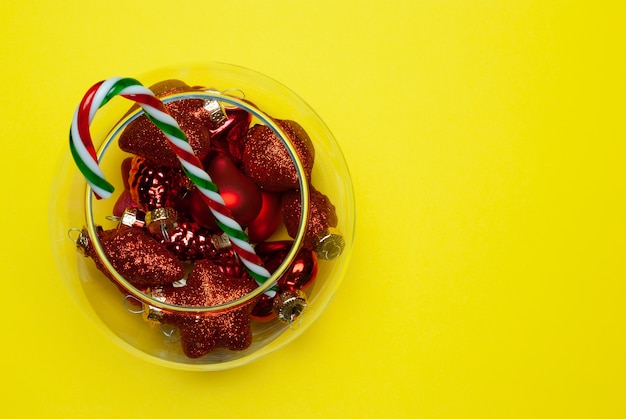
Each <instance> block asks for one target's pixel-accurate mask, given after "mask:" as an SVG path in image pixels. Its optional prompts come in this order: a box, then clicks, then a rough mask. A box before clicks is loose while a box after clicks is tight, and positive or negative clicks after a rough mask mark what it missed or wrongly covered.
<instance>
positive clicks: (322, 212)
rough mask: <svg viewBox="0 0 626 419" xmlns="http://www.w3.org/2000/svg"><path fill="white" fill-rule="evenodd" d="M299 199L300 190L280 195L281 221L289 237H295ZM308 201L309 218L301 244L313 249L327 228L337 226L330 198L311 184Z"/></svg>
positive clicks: (299, 206)
mask: <svg viewBox="0 0 626 419" xmlns="http://www.w3.org/2000/svg"><path fill="white" fill-rule="evenodd" d="M301 201H302V200H301V198H300V191H296V190H293V191H289V192H285V193H284V194H283V195H282V199H281V211H282V214H283V221H284V223H285V227H286V229H287V233H288V234H289V236H291V237H296V234H297V233H298V225H299V223H300V213H301V210H302V203H301ZM309 203H310V207H309V220H308V223H307V229H306V233H305V236H304V242H303V244H304V245H305V246H308V247H311V248H313V249H315V248H316V247H317V246H318V244H319V242H320V240H321V239H322V238H323V237H324V235H325V234H326V233H327V232H328V230H329V228H332V227H337V222H338V220H337V213H336V212H335V206H334V205H333V204H332V202H330V199H328V197H327V196H326V195H324V194H323V193H321V192H319V191H318V190H316V189H315V188H313V187H312V186H311V188H310V199H309Z"/></svg>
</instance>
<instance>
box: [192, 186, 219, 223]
mask: <svg viewBox="0 0 626 419" xmlns="http://www.w3.org/2000/svg"><path fill="white" fill-rule="evenodd" d="M185 201H188V202H189V204H188V209H189V215H190V217H191V218H192V219H193V221H194V222H196V223H198V225H201V226H202V227H204V228H206V229H208V230H210V231H213V232H218V231H219V230H220V229H219V227H218V226H217V223H216V222H215V218H214V217H213V214H212V213H211V210H209V207H208V206H207V205H206V203H205V202H204V200H203V198H202V192H200V190H199V189H197V188H194V189H192V190H191V192H189V195H188V198H187V199H185Z"/></svg>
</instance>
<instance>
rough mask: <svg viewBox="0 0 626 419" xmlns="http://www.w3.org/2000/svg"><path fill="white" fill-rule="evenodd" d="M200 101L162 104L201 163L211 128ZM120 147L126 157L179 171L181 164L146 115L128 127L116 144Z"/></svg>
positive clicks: (209, 115)
mask: <svg viewBox="0 0 626 419" xmlns="http://www.w3.org/2000/svg"><path fill="white" fill-rule="evenodd" d="M204 103H205V102H204V100H202V99H182V100H177V101H173V102H169V103H166V104H165V108H166V109H167V110H168V112H169V113H170V115H171V116H172V117H173V118H174V119H175V120H176V122H178V124H179V126H180V128H181V129H182V130H183V132H184V133H185V134H186V135H187V139H188V141H189V144H190V145H191V148H192V149H193V151H194V153H195V154H196V155H197V156H198V158H200V159H202V158H204V156H206V154H207V153H208V152H209V147H210V134H209V127H210V126H211V124H212V120H211V113H210V112H209V111H208V110H206V109H205V108H204ZM118 144H119V147H120V148H121V149H122V150H124V151H126V152H129V153H132V154H136V155H138V156H142V157H145V158H148V159H150V160H152V161H154V162H156V163H157V164H159V165H162V166H168V167H174V168H178V167H180V162H179V160H178V158H177V157H176V153H175V152H174V151H173V150H172V149H171V147H170V146H169V144H168V142H167V138H166V137H165V135H164V134H163V133H162V132H161V130H160V129H159V128H157V127H156V125H154V124H153V123H152V122H151V121H150V120H149V119H148V118H147V117H146V115H141V116H140V117H139V118H137V119H135V120H134V121H133V122H131V123H130V124H128V126H127V127H126V129H125V130H124V132H122V134H121V135H120V138H119V141H118Z"/></svg>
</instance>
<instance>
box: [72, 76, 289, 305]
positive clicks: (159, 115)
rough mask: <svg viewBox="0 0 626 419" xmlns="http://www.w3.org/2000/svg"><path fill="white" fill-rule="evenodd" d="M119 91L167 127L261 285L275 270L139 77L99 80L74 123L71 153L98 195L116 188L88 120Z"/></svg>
mask: <svg viewBox="0 0 626 419" xmlns="http://www.w3.org/2000/svg"><path fill="white" fill-rule="evenodd" d="M116 95H120V96H122V97H125V98H127V99H130V100H133V101H135V102H136V103H137V104H138V105H139V106H141V108H142V109H143V111H144V112H145V115H146V116H147V117H148V119H149V120H150V121H152V123H154V125H156V126H157V128H159V129H160V130H161V131H162V132H163V134H164V135H165V137H166V138H167V140H168V144H169V145H170V147H171V148H172V149H173V150H174V152H175V153H176V156H177V157H178V159H179V161H180V163H181V165H182V167H183V170H184V171H185V173H186V174H187V176H188V177H189V178H190V180H191V181H192V182H193V183H194V184H195V185H196V186H197V187H198V189H199V190H200V192H202V196H203V199H204V200H205V201H206V202H207V204H209V208H210V210H211V213H212V214H213V216H214V217H215V219H216V221H217V222H218V225H219V226H220V227H222V228H223V231H224V232H225V233H226V234H227V235H228V236H229V238H230V239H231V242H232V243H233V247H234V249H235V250H236V251H237V250H239V251H238V252H237V254H238V256H239V257H240V260H241V261H242V263H243V264H244V266H245V268H246V270H247V271H248V273H249V274H250V275H251V276H252V277H253V278H254V279H255V281H256V282H257V284H259V285H261V284H263V283H265V282H266V281H267V280H268V279H269V278H270V277H271V274H270V273H269V272H268V271H267V269H265V268H264V267H263V264H262V261H261V259H260V258H259V257H258V256H257V255H256V253H255V251H254V248H253V247H252V246H251V245H250V243H249V241H248V237H247V235H246V234H245V232H244V231H243V229H242V228H241V226H240V225H239V223H237V221H235V219H234V218H233V217H232V214H231V212H230V210H229V209H228V208H227V207H226V205H225V202H224V200H223V198H222V197H221V195H220V194H219V190H218V188H217V185H215V184H214V183H213V181H212V180H211V177H210V176H209V174H208V173H206V171H205V170H204V168H203V167H202V163H201V162H200V160H199V159H198V158H197V156H196V155H195V154H194V152H193V149H192V148H191V146H190V145H189V142H188V140H187V136H186V135H185V133H184V132H183V131H182V130H181V129H180V127H179V126H178V123H177V122H176V121H175V120H174V118H172V116H171V115H170V114H169V113H168V112H167V109H166V108H165V106H164V105H163V103H162V102H161V101H160V100H159V99H157V98H156V97H155V96H154V94H153V93H152V91H150V90H149V89H147V88H146V87H144V86H143V85H142V84H141V83H139V82H138V81H137V80H134V79H129V78H120V77H115V78H110V79H107V80H105V81H102V82H99V83H96V84H95V85H94V86H92V87H91V88H90V89H89V90H88V91H87V93H86V94H85V96H84V97H83V99H82V101H81V103H80V104H79V106H78V107H77V109H76V112H75V114H74V118H73V120H72V126H71V128H70V148H71V150H72V156H73V158H74V160H75V161H76V165H77V167H78V168H79V170H80V171H81V173H82V174H83V176H84V177H85V179H86V180H87V182H88V183H89V185H90V186H91V187H92V189H93V191H94V194H95V195H96V197H97V198H108V197H110V196H111V194H112V192H113V191H114V188H113V186H112V185H111V184H110V183H108V182H107V181H106V179H105V178H104V174H103V173H102V171H101V170H100V167H99V165H98V160H97V157H96V154H95V150H94V147H93V142H92V139H91V134H90V132H89V125H90V123H91V121H92V120H93V117H94V116H95V113H96V111H97V110H98V109H99V108H101V107H102V106H103V105H104V104H106V103H107V102H108V101H109V100H111V98H113V97H114V96H116ZM277 291H278V287H277V286H276V285H274V286H272V287H271V288H269V289H268V290H266V291H265V294H267V295H268V296H270V297H274V296H275V295H276V292H277Z"/></svg>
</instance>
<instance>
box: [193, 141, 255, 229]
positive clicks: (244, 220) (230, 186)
mask: <svg viewBox="0 0 626 419" xmlns="http://www.w3.org/2000/svg"><path fill="white" fill-rule="evenodd" d="M206 171H207V173H208V174H209V175H210V176H211V179H212V180H213V183H215V184H216V185H217V187H218V188H219V191H220V195H221V196H222V198H223V199H224V203H225V204H226V206H227V207H228V208H229V209H230V210H231V211H232V214H233V217H234V218H235V220H237V222H238V223H239V224H241V225H242V226H246V225H248V223H250V222H251V221H252V220H254V219H255V218H256V217H257V215H258V214H259V211H260V210H261V204H262V197H261V191H260V190H259V188H258V187H257V186H256V185H255V184H254V182H252V181H251V180H250V179H249V178H248V177H247V176H246V175H244V174H243V173H242V172H241V170H239V169H238V168H237V166H235V164H234V163H233V161H232V160H231V159H230V158H229V157H228V156H227V155H225V154H223V153H217V154H216V155H215V157H213V158H212V159H211V161H210V162H209V163H208V165H207V167H206ZM199 193H200V192H196V193H195V194H194V196H193V197H192V213H191V214H192V216H193V218H194V219H195V220H196V221H197V222H198V223H200V224H202V225H206V226H207V227H211V226H210V225H207V224H209V223H210V221H209V220H208V217H209V216H211V214H210V210H209V207H208V206H207V205H206V204H204V201H203V200H202V197H201V196H199V195H198V194H199ZM211 217H212V216H211Z"/></svg>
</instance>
